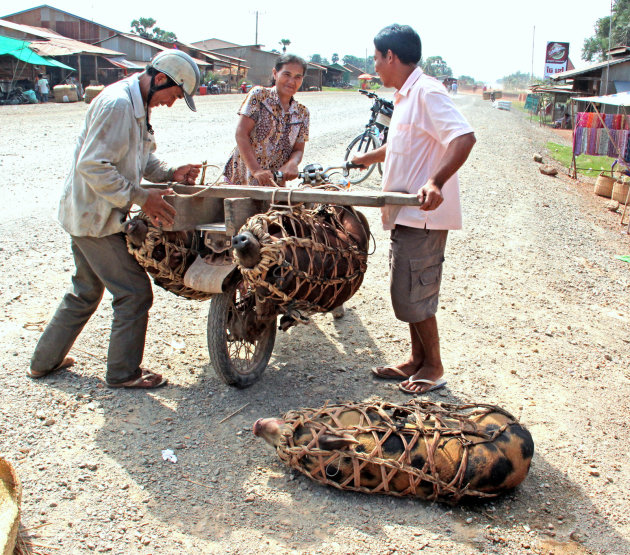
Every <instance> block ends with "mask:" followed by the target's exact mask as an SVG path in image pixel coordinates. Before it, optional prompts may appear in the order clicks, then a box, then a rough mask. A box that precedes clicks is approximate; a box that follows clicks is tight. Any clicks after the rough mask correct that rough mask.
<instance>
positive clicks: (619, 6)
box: [582, 0, 630, 62]
mask: <svg viewBox="0 0 630 555" xmlns="http://www.w3.org/2000/svg"><path fill="white" fill-rule="evenodd" d="M609 31H610V42H609V40H608V33H609ZM627 44H630V0H615V3H614V5H613V9H612V23H611V20H610V16H606V17H602V18H600V19H598V20H597V21H596V22H595V34H594V35H593V36H592V37H589V38H587V39H584V46H583V47H582V59H583V60H585V61H587V62H592V61H603V60H604V59H605V58H606V52H607V51H608V49H609V48H614V47H616V46H625V45H627Z"/></svg>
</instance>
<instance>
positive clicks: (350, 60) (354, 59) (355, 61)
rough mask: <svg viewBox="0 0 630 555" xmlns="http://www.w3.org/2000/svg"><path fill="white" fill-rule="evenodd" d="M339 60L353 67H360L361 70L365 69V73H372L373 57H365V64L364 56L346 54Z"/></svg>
mask: <svg viewBox="0 0 630 555" xmlns="http://www.w3.org/2000/svg"><path fill="white" fill-rule="evenodd" d="M341 60H342V61H343V63H344V64H351V65H353V66H354V67H358V68H359V69H362V70H363V71H365V73H370V74H372V75H374V58H373V57H372V56H369V57H368V58H367V64H366V59H365V58H362V57H359V56H352V55H350V54H346V55H345V56H344V57H343V58H341Z"/></svg>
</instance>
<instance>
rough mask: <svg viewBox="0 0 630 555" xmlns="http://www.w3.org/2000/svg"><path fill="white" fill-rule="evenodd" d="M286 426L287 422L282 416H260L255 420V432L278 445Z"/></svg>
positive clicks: (272, 443) (268, 441) (275, 445)
mask: <svg viewBox="0 0 630 555" xmlns="http://www.w3.org/2000/svg"><path fill="white" fill-rule="evenodd" d="M285 428H286V423H285V422H284V420H281V419H280V418H259V419H258V420H256V422H254V427H253V432H254V435H255V436H258V437H262V438H263V439H264V440H265V441H266V442H267V443H269V444H270V445H273V446H274V447H277V446H278V445H279V444H280V443H281V442H282V440H283V436H284V434H285Z"/></svg>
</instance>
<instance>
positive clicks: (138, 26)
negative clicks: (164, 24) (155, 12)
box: [131, 17, 177, 42]
mask: <svg viewBox="0 0 630 555" xmlns="http://www.w3.org/2000/svg"><path fill="white" fill-rule="evenodd" d="M156 23H157V22H156V21H155V19H153V18H152V17H141V18H140V19H134V20H133V21H132V22H131V32H132V33H135V34H136V35H139V36H141V37H142V38H144V39H149V40H152V39H154V40H161V41H164V42H175V41H176V40H177V36H176V35H175V33H173V32H171V31H164V29H160V28H159V27H156V26H155V24H156Z"/></svg>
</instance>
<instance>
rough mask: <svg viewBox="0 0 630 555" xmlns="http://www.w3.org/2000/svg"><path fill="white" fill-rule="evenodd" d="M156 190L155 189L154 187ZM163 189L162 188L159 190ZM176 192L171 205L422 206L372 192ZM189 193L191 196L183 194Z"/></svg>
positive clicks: (229, 188) (230, 188) (406, 197)
mask: <svg viewBox="0 0 630 555" xmlns="http://www.w3.org/2000/svg"><path fill="white" fill-rule="evenodd" d="M153 187H155V186H153ZM160 188H162V187H160ZM174 189H175V191H176V192H178V193H180V194H179V195H167V196H165V197H164V198H165V199H166V200H168V201H169V202H171V204H173V205H174V206H175V204H174V203H173V202H172V198H173V197H175V198H177V199H178V200H177V201H176V202H177V203H179V204H182V203H184V202H186V200H185V199H190V200H192V199H199V198H223V199H226V198H239V197H240V198H249V199H253V200H265V201H269V202H271V201H272V200H273V201H275V202H282V203H286V202H288V201H289V200H291V202H307V203H311V202H314V203H327V204H339V205H341V206H367V207H380V206H386V205H396V206H419V203H418V199H417V197H416V195H414V194H409V193H396V192H386V193H385V192H379V191H375V192H371V191H323V190H321V189H308V188H304V189H292V188H284V187H282V188H276V187H246V186H242V185H220V186H216V187H206V188H203V187H197V186H190V187H189V186H184V185H180V186H176V187H174ZM185 192H186V193H188V192H190V193H191V194H188V195H187V194H184V193H185Z"/></svg>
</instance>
